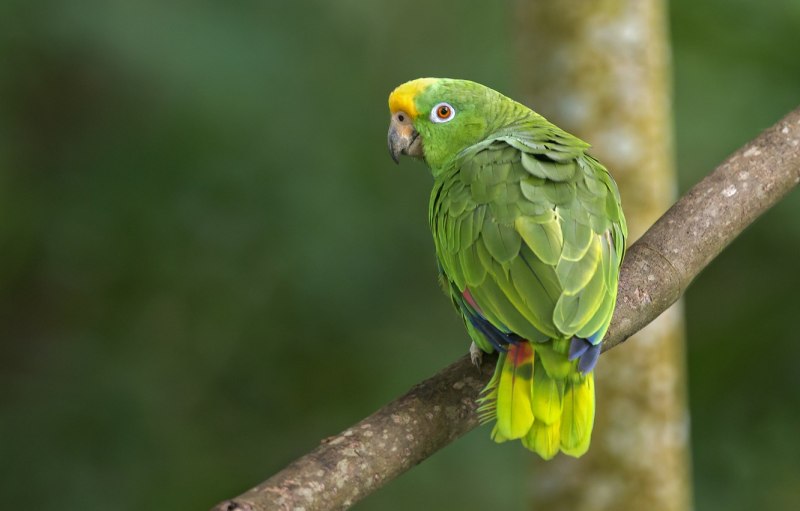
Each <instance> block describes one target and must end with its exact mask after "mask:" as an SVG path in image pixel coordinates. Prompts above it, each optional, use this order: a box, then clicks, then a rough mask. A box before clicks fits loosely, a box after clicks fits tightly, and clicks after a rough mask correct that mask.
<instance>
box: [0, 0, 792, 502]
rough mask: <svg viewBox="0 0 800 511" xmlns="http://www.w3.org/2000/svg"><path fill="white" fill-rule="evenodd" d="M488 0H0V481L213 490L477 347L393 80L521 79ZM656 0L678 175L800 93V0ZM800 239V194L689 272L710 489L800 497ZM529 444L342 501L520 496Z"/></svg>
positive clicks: (482, 441)
mask: <svg viewBox="0 0 800 511" xmlns="http://www.w3.org/2000/svg"><path fill="white" fill-rule="evenodd" d="M488 5H489V4H486V3H485V2H478V1H476V0H469V1H464V2H460V3H457V4H451V5H445V4H444V3H441V4H436V5H431V4H430V3H429V2H423V1H421V0H407V1H406V2H388V1H384V0H381V1H374V2H367V1H357V0H343V1H339V2H323V1H320V0H316V1H315V0H310V1H304V2H294V3H291V2H254V1H243V2H234V3H230V2H228V3H217V2H197V3H193V4H189V3H183V2H177V3H170V2H156V1H154V0H142V1H140V2H122V1H106V2H101V1H95V0H88V1H83V2H68V1H64V0H60V1H59V0H47V1H42V2H36V3H34V2H24V1H21V0H11V1H7V2H3V3H2V4H1V5H0V34H2V35H0V56H2V61H0V62H1V63H0V311H1V312H0V460H2V463H0V495H2V500H3V503H4V507H7V508H9V509H17V508H26V509H36V510H56V509H58V510H67V509H82V510H83V509H108V508H113V509H120V510H126V509H131V510H133V509H205V508H207V507H209V506H210V505H211V504H212V503H214V502H215V501H217V500H220V499H222V498H224V497H227V496H230V495H234V494H236V493H238V492H240V491H241V490H244V489H245V488H246V487H248V486H249V485H252V484H254V483H256V482H258V481H260V480H261V479H262V478H263V477H264V476H266V475H268V474H270V473H272V472H274V471H277V470H278V469H280V468H281V467H283V466H284V465H285V464H286V463H288V462H289V461H291V460H292V459H294V458H295V457H297V456H298V455H300V454H302V453H304V452H305V451H307V450H309V449H310V448H312V447H313V446H314V445H315V444H316V443H317V442H318V441H319V439H320V438H322V437H325V436H327V435H330V434H334V433H336V432H338V431H340V430H341V429H343V428H345V427H347V426H348V425H350V424H351V423H353V422H355V421H356V420H358V419H360V418H362V417H363V416H365V415H367V414H368V413H370V412H372V411H373V410H375V409H376V408H378V407H379V406H381V405H382V404H384V403H385V402H387V401H389V400H390V399H392V398H394V397H395V396H397V395H399V394H400V393H402V392H403V391H405V390H406V389H407V388H408V387H409V386H410V385H411V384H413V383H415V382H417V381H419V380H421V379H423V378H424V377H426V376H428V375H430V374H432V373H433V372H435V371H436V370H437V369H438V368H440V367H442V366H444V365H445V364H447V363H448V362H449V361H451V360H452V359H453V358H455V357H456V356H458V355H459V354H461V353H463V352H464V351H465V350H466V348H467V340H466V337H465V335H464V332H463V331H462V326H461V325H460V324H459V321H458V320H457V318H456V317H455V315H454V314H453V313H452V312H451V311H450V305H449V303H448V302H447V300H446V299H444V297H443V296H442V295H441V294H440V292H439V291H438V289H437V285H436V282H435V278H434V266H433V249H432V244H431V240H430V239H429V236H430V235H429V232H428V228H427V224H426V211H427V210H426V208H427V200H428V191H429V186H430V178H429V176H428V174H427V171H426V170H425V169H424V167H423V166H422V165H421V164H418V163H413V162H408V161H406V162H404V163H403V164H402V165H401V166H400V167H395V166H394V164H393V163H392V162H391V160H390V159H389V158H388V155H387V152H386V147H385V144H386V142H385V132H386V126H387V119H388V114H387V109H386V98H387V94H388V92H389V91H390V90H391V89H392V88H393V87H394V86H395V85H397V84H398V83H400V82H403V81H405V80H407V79H410V78H414V77H418V76H425V75H440V76H457V77H468V78H471V79H474V80H477V81H480V82H483V83H486V84H488V85H491V86H494V87H495V88H498V89H500V90H502V91H506V92H508V93H509V94H511V95H513V94H514V90H513V88H512V87H513V76H514V71H513V68H512V65H513V63H514V62H515V59H514V55H513V53H512V44H511V43H512V41H511V34H510V30H509V27H511V26H512V22H513V19H512V14H511V5H510V4H509V3H508V2H502V3H499V4H497V3H495V4H491V5H492V6H491V8H490V7H489V6H488ZM671 17H672V19H671V23H672V33H673V37H674V61H675V75H676V78H675V83H676V88H675V91H676V99H675V113H676V133H677V150H678V162H679V172H680V188H681V190H686V189H687V188H688V187H689V186H691V185H692V184H693V183H695V182H696V181H697V180H699V179H700V178H701V177H702V176H703V175H704V174H706V173H707V172H709V171H710V170H711V169H712V168H713V166H714V165H715V164H716V163H718V162H719V161H721V160H722V159H723V158H724V157H725V156H726V155H727V154H729V153H730V152H731V151H732V150H734V149H735V148H736V147H738V146H739V145H741V144H742V143H743V142H745V141H747V140H748V139H750V138H751V137H753V136H755V135H756V134H757V133H758V132H759V131H760V130H762V129H763V128H765V127H767V126H769V125H770V124H772V123H773V122H774V121H776V120H777V119H778V118H779V117H781V116H782V115H783V114H784V113H785V112H787V111H789V110H790V109H792V108H794V107H795V106H797V104H798V102H799V101H798V100H800V59H798V58H797V52H796V47H797V44H798V42H800V41H798V39H800V36H799V35H798V34H800V3H798V2H797V1H796V0H776V1H773V2H769V3H754V2H748V1H745V0H727V1H723V0H709V1H706V2H693V1H690V0H676V1H674V2H672V4H671ZM535 61H536V59H535V57H532V58H530V59H529V62H530V63H531V65H535ZM534 107H535V105H534ZM553 120H554V121H556V122H558V119H553ZM798 254H800V201H798V197H797V193H794V194H792V195H791V196H790V197H788V198H787V200H785V201H784V202H783V203H781V204H780V205H779V206H778V207H777V208H775V209H774V210H773V211H771V212H770V213H769V214H768V215H767V216H766V217H765V218H764V219H763V220H761V221H760V222H758V223H757V225H755V226H754V227H753V228H751V229H749V230H748V231H747V232H746V233H745V234H744V235H743V236H742V237H741V238H740V239H739V240H738V241H737V242H735V243H734V244H733V246H731V247H730V249H729V250H728V251H726V252H725V253H724V254H723V255H722V256H721V257H720V258H719V259H718V260H717V261H716V262H715V263H714V264H713V265H712V266H711V267H710V268H709V269H708V270H707V271H706V272H705V273H704V274H703V275H702V276H701V277H700V278H699V279H698V281H697V282H696V283H695V285H694V286H693V287H692V288H691V289H690V291H689V294H688V296H687V299H686V313H687V318H688V335H689V353H688V354H689V360H688V363H689V376H690V393H691V396H690V397H691V411H692V442H693V457H694V467H693V471H694V474H693V477H694V481H695V485H696V486H695V492H696V501H697V505H698V509H703V510H726V511H732V510H749V509H754V508H756V507H757V506H763V507H765V508H768V509H775V510H777V509H786V510H789V509H792V510H794V509H797V506H798V504H800V442H798V441H797V432H798V431H800V393H799V392H798V389H800V370H799V369H798V361H799V360H800V343H798V342H797V338H796V335H797V334H796V330H797V329H796V327H795V326H794V323H795V321H796V320H797V315H798V306H799V305H800V299H798V295H797V289H798V287H800V272H798V271H797V269H796V268H797V261H798ZM619 349H622V350H624V349H625V348H624V347H621V348H619ZM600 413H602V408H601V411H600ZM525 457H526V453H524V452H523V451H522V449H519V448H518V447H517V446H511V445H502V446H496V445H494V444H492V443H491V442H489V440H488V431H487V430H485V429H480V430H478V431H476V432H473V433H471V434H470V435H468V436H467V437H466V438H465V439H464V440H462V441H460V442H458V443H456V444H455V445H452V446H450V447H448V448H447V449H445V450H444V451H443V452H442V453H440V454H437V455H436V456H435V457H433V458H432V459H430V460H429V461H426V462H425V463H424V464H422V465H421V466H419V467H418V468H416V469H414V470H413V471H411V472H410V473H409V474H407V475H405V476H403V477H401V478H400V479H399V480H397V481H395V482H394V483H392V484H391V485H389V486H388V487H387V488H385V489H382V490H380V491H379V492H377V493H376V494H375V495H374V496H371V497H370V498H369V499H367V500H366V501H365V502H364V503H363V504H361V506H360V508H361V509H382V510H383V509H386V510H390V509H411V508H422V509H464V510H467V509H476V510H477V509H523V508H524V501H525V497H526V493H525V491H524V490H522V489H521V488H522V485H523V484H524V480H525V478H526V477H530V474H529V472H528V469H527V468H526V463H525V460H526V458H525ZM652 462H653V463H657V462H658V460H652Z"/></svg>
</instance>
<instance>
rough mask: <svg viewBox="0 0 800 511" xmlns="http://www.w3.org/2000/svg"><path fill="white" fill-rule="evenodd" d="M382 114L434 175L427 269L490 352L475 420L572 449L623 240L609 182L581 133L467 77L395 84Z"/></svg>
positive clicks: (476, 341)
mask: <svg viewBox="0 0 800 511" xmlns="http://www.w3.org/2000/svg"><path fill="white" fill-rule="evenodd" d="M389 111H390V123H389V134H388V145H389V152H390V154H391V157H392V159H393V160H394V161H395V163H399V157H400V156H401V155H406V156H410V157H413V158H419V159H422V160H423V161H424V162H425V164H426V165H427V166H428V167H429V169H430V171H431V174H432V176H433V189H432V191H431V196H430V202H429V206H428V220H429V224H430V229H431V232H432V234H433V241H434V248H435V253H436V263H437V269H438V274H439V280H440V282H441V283H442V286H443V288H444V289H445V293H446V294H447V295H448V296H449V298H450V300H451V301H452V303H453V305H454V307H455V309H456V311H457V313H458V314H459V315H460V316H461V318H462V319H463V322H464V325H465V327H466V330H467V333H468V335H469V338H470V339H471V341H472V344H471V346H470V348H469V352H470V355H471V358H472V361H473V362H474V363H476V364H480V361H481V359H482V355H483V353H492V352H495V351H496V352H497V353H498V359H497V364H496V367H495V370H494V373H493V375H492V377H491V379H490V381H489V383H488V384H487V385H486V387H485V388H484V389H483V391H482V392H481V394H480V396H479V398H478V407H477V411H478V414H479V418H480V421H481V423H488V422H494V426H493V428H492V431H491V438H492V439H493V440H494V441H496V442H498V443H499V442H505V441H509V440H520V441H521V443H522V444H523V446H524V447H525V448H527V449H529V450H530V451H533V452H535V453H536V454H538V455H539V456H541V457H542V458H543V459H545V460H549V459H551V458H553V457H554V456H555V455H557V454H558V453H559V452H563V453H564V454H566V455H568V456H572V457H576V458H577V457H580V456H582V455H583V454H585V453H586V452H587V450H588V449H589V443H590V440H591V433H592V428H593V426H594V416H595V392H594V373H593V370H594V368H595V364H596V363H597V361H598V358H599V355H600V349H601V342H602V339H603V336H604V335H605V333H606V331H607V330H608V326H609V323H610V322H611V316H612V314H613V311H614V306H615V303H616V297H617V287H618V282H619V268H620V265H621V264H622V258H623V256H624V253H625V239H626V237H627V226H626V223H625V217H624V215H623V212H622V206H621V201H620V195H619V190H618V188H617V185H616V183H615V182H614V180H613V179H612V177H611V176H610V174H609V173H608V171H607V170H606V168H605V167H604V166H603V165H602V164H601V163H600V162H599V161H598V160H596V159H595V158H593V157H592V156H590V155H589V154H588V153H587V150H588V148H589V144H587V143H586V142H583V141H582V140H580V139H579V138H577V137H575V136H573V135H571V134H569V133H567V132H566V131H564V130H562V129H560V128H558V127H557V126H555V125H554V124H552V123H550V122H549V121H547V120H546V119H545V118H544V117H543V116H541V115H539V114H538V113H536V112H534V111H533V110H531V109H530V108H528V107H527V106H525V105H523V104H521V103H518V102H516V101H514V100H512V99H510V98H509V97H506V96H504V95H503V94H501V93H499V92H497V91H495V90H493V89H491V88H489V87H486V86H484V85H481V84H479V83H476V82H473V81H468V80H458V79H450V78H419V79H416V80H412V81H409V82H406V83H404V84H402V85H400V86H398V87H397V88H395V89H394V90H393V91H392V92H391V94H390V95H389Z"/></svg>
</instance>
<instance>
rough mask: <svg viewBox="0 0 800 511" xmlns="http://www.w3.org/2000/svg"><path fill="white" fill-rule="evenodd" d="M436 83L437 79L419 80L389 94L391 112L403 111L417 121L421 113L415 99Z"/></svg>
mask: <svg viewBox="0 0 800 511" xmlns="http://www.w3.org/2000/svg"><path fill="white" fill-rule="evenodd" d="M435 81H436V79H435V78H417V79H416V80H411V81H410V82H406V83H404V84H403V85H400V86H399V87H397V88H396V89H395V90H393V91H392V93H391V94H389V110H390V111H391V112H392V113H395V112H399V111H401V110H402V111H403V112H405V113H407V114H408V115H410V116H411V118H412V119H416V118H417V115H419V112H417V106H416V105H415V104H414V98H416V97H417V95H418V94H419V93H420V92H422V91H424V90H425V89H427V88H428V86H429V85H431V84H432V83H433V82H435Z"/></svg>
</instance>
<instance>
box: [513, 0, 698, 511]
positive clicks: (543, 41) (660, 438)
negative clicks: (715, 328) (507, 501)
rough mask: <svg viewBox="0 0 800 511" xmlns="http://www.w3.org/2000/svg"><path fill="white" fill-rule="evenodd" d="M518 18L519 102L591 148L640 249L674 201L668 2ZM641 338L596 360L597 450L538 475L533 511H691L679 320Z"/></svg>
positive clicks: (611, 1) (569, 3) (552, 7)
mask: <svg viewBox="0 0 800 511" xmlns="http://www.w3.org/2000/svg"><path fill="white" fill-rule="evenodd" d="M515 14H516V16H515V17H516V23H517V25H516V27H515V28H516V34H517V43H518V44H517V50H518V53H517V55H518V58H517V66H516V67H517V73H518V74H517V79H518V91H519V92H520V93H521V97H522V98H523V99H524V100H525V102H526V104H528V105H529V106H531V107H533V108H534V110H537V111H538V112H539V113H541V114H542V115H544V116H545V117H548V118H549V119H550V120H551V121H553V122H555V123H556V124H558V125H560V126H561V127H563V128H564V129H566V130H568V131H570V132H572V133H575V134H576V135H578V136H580V137H581V138H583V139H584V140H586V141H588V142H589V143H591V144H592V145H593V149H592V150H591V152H592V154H593V155H594V156H596V157H597V158H598V159H600V161H602V162H603V163H604V164H605V165H606V166H607V167H608V168H609V169H610V170H611V173H612V175H613V176H614V178H615V179H616V181H617V183H618V184H619V186H620V190H621V193H622V200H623V208H624V210H625V214H626V216H627V218H628V226H629V229H630V235H631V236H630V240H629V241H633V240H635V239H636V238H638V237H639V236H640V235H641V234H642V233H643V232H644V230H645V229H646V228H647V227H648V226H649V225H650V224H652V223H653V222H654V221H655V220H656V219H657V218H658V217H659V216H660V215H661V214H662V213H663V212H664V211H665V210H666V209H667V207H668V206H669V205H670V204H671V203H672V201H673V199H674V196H675V190H676V185H675V174H674V168H673V157H672V136H671V129H672V124H671V122H672V121H671V115H670V114H671V111H670V108H671V102H670V92H671V91H670V81H671V77H670V62H669V47H668V42H667V19H666V16H667V13H666V4H665V2H664V1H662V0H558V1H547V0H545V1H526V0H518V1H517V5H516V13H515ZM638 336H639V337H640V338H639V339H638V340H635V341H633V342H630V343H628V344H627V345H626V346H624V347H623V348H622V349H619V350H614V351H613V352H611V353H608V354H607V355H606V356H604V357H603V358H602V359H601V360H600V363H599V364H598V369H597V373H596V374H597V378H596V381H597V415H596V420H595V431H594V436H593V440H592V447H591V449H590V450H589V453H588V454H587V455H586V456H584V457H583V458H581V459H580V460H574V459H571V458H567V457H564V456H560V457H558V458H557V459H556V460H553V461H552V462H549V463H548V464H546V465H538V466H537V467H536V476H535V477H533V478H532V479H531V485H532V487H531V501H532V503H533V505H532V506H531V508H532V509H546V510H548V511H558V510H562V509H563V510H578V511H588V510H591V511H596V510H612V509H613V510H616V511H620V510H622V511H624V510H637V511H638V510H642V509H648V510H675V511H678V510H680V511H684V510H687V509H689V508H690V507H691V496H690V477H689V474H690V470H689V453H688V445H689V437H688V430H689V428H688V413H687V410H686V402H685V379H686V374H685V367H684V347H683V325H682V318H681V311H680V308H679V307H677V308H676V307H673V308H672V309H670V310H668V311H667V312H665V313H664V314H663V315H662V316H661V317H660V318H659V319H658V320H656V321H655V322H654V323H653V324H651V325H650V326H649V327H647V328H646V329H644V330H643V331H642V332H641V333H639V334H638Z"/></svg>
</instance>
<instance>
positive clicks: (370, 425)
mask: <svg viewBox="0 0 800 511" xmlns="http://www.w3.org/2000/svg"><path fill="white" fill-rule="evenodd" d="M798 182H800V108H798V109H795V110H794V111H793V112H791V113H789V114H788V115H787V116H786V117H784V118H783V119H782V120H781V121H779V122H778V123H777V124H775V125H774V126H772V127H771V128H769V129H768V130H766V131H765V132H764V133H762V134H761V135H760V136H758V137H757V138H756V139H754V140H753V141H751V142H749V143H748V144H746V145H745V146H744V147H742V148H740V149H739V150H738V151H736V152H735V153H734V154H733V155H732V156H731V157H729V158H728V159H727V160H726V161H725V162H723V163H722V165H720V166H719V167H717V169H716V170H714V172H712V173H711V174H710V175H708V176H707V177H706V178H705V179H703V180H702V181H701V182H700V183H698V184H697V185H696V186H695V187H694V188H692V189H691V190H690V191H689V192H688V193H687V194H686V195H684V196H683V197H682V198H681V199H680V200H679V201H678V202H677V203H676V204H675V205H674V206H672V208H671V209H670V210H669V211H667V212H666V213H665V214H664V216H662V217H661V218H660V219H659V220H658V221H657V222H656V223H655V224H654V225H653V226H652V227H651V228H650V229H649V230H648V231H647V232H646V233H645V234H644V236H642V237H641V239H639V240H638V241H637V242H636V243H635V244H634V245H633V246H632V247H631V248H630V250H629V251H628V254H627V255H626V258H625V262H624V264H623V265H622V271H621V274H620V287H619V296H618V298H617V308H616V310H615V313H614V318H613V320H612V322H611V327H610V328H609V331H608V334H607V336H606V338H605V341H604V345H603V351H605V350H608V349H611V348H613V347H614V346H616V345H617V344H620V343H621V342H623V341H624V340H625V339H627V338H628V337H630V336H631V335H633V334H634V333H636V332H637V331H639V330H640V329H641V328H643V327H644V326H645V325H647V324H648V323H650V322H651V321H652V320H653V319H655V318H656V317H657V316H658V315H659V314H661V313H662V312H663V311H664V310H666V309H667V307H669V306H670V305H672V304H673V303H675V301H676V300H677V299H678V298H679V297H680V296H681V294H683V292H684V291H685V290H686V287H687V286H688V285H689V284H690V283H691V281H692V280H693V279H694V278H695V277H696V276H697V274H698V273H700V271H701V270H702V269H703V268H705V267H706V266H707V265H708V263H709V262H711V261H712V260H713V259H714V258H715V257H716V256H717V255H718V254H719V253H720V252H721V251H722V250H723V249H724V248H725V247H726V246H727V245H728V244H729V243H730V242H731V241H733V239H734V238H735V237H736V236H738V235H739V233H741V232H742V231H743V230H744V229H745V227H747V226H748V225H750V224H751V223H752V222H753V221H754V220H755V219H756V218H758V217H759V216H760V215H761V214H762V213H764V212H765V211H766V210H768V209H769V208H770V207H772V206H773V205H774V204H775V203H777V202H778V201H779V200H780V199H781V198H782V197H783V196H784V195H785V194H786V193H788V192H789V191H790V190H791V189H792V188H793V187H794V186H795V185H797V184H798ZM494 362H495V358H494V357H492V356H487V357H484V361H483V364H482V366H481V368H480V371H478V370H476V369H475V368H474V367H473V366H472V365H471V364H470V361H469V357H466V356H465V357H462V358H460V359H459V360H457V361H456V362H455V363H453V364H452V365H450V366H449V367H447V368H445V369H444V370H442V371H441V372H439V373H437V374H436V375H434V376H433V377H431V378H429V379H427V380H425V381H423V382H422V383H419V384H417V385H415V386H414V387H413V388H412V389H411V390H410V391H409V392H408V393H407V394H405V395H404V396H402V397H400V398H398V399H396V400H395V401H392V402H391V403H389V404H387V405H386V406H384V407H383V408H381V409H380V410H378V411H377V412H375V413H374V414H372V415H370V416H369V417H367V418H366V419H364V420H362V421H361V422H359V423H358V424H356V425H354V426H353V427H351V428H349V429H347V430H345V431H343V432H342V433H340V434H338V435H336V436H334V437H331V438H328V439H326V440H323V442H322V443H321V445H320V446H319V447H317V448H316V449H314V450H313V451H311V452H310V453H308V454H306V455H305V456H303V457H301V458H298V459H297V460H295V461H294V462H292V463H291V464H290V465H289V466H288V467H286V468H285V469H283V470H282V471H281V472H278V473H277V474H275V475H274V476H272V477H271V478H269V479H267V480H266V481H264V482H263V483H261V484H260V485H258V486H256V487H255V488H252V489H251V490H249V491H247V492H245V493H244V494H242V495H240V496H239V497H236V498H235V499H233V500H227V501H224V502H222V503H220V504H218V505H217V506H216V507H215V508H214V511H266V510H281V511H283V510H286V511H289V510H294V509H304V510H305V511H315V510H328V509H345V508H347V507H349V506H351V505H352V504H354V503H355V502H357V501H358V500H360V499H362V498H364V497H366V496H367V495H369V494H370V493H372V492H373V491H375V490H377V489H378V488H380V487H381V486H382V485H384V484H385V483H386V482H388V481H391V480H392V479H394V478H395V477H397V476H398V475H400V474H401V473H403V472H405V471H406V470H408V469H409V468H411V467H413V466H414V465H416V464H418V463H420V462H421V461H423V460H424V459H425V458H427V457H428V456H430V455H432V454H433V453H435V452H436V451H437V450H439V449H441V448H442V447H444V446H445V445H447V444H448V443H450V442H452V441H453V440H455V439H456V438H458V437H460V436H461V435H463V434H464V433H466V432H468V431H470V430H471V429H473V428H474V427H476V426H477V425H478V421H477V417H476V415H475V398H476V397H477V396H478V393H479V392H480V390H481V389H482V388H483V386H484V385H485V384H486V382H487V381H488V379H489V376H490V375H491V373H492V368H493V366H494Z"/></svg>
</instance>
